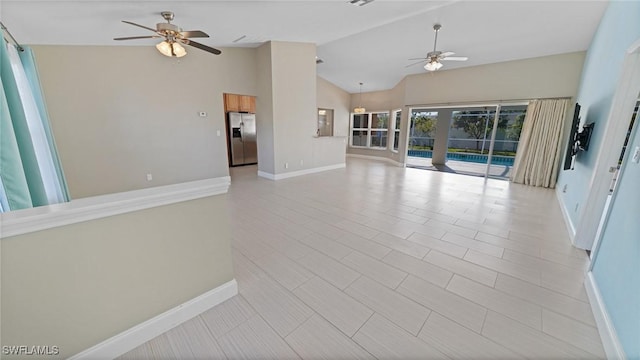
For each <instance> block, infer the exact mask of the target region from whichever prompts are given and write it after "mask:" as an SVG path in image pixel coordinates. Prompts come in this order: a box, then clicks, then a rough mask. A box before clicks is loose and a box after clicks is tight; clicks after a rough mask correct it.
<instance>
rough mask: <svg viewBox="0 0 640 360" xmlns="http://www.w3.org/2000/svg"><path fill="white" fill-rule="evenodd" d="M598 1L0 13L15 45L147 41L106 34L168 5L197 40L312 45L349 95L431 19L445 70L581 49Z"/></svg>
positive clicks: (80, 0) (396, 57)
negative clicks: (448, 57) (198, 33)
mask: <svg viewBox="0 0 640 360" xmlns="http://www.w3.org/2000/svg"><path fill="white" fill-rule="evenodd" d="M607 5H608V2H607V1H582V0H572V1H536V0H534V1H505V0H503V1H483V0H474V1H452V0H441V1H430V0H429V1H397V0H375V1H373V2H370V3H368V4H366V5H364V6H357V5H353V4H351V3H350V2H349V1H347V0H323V1H311V0H298V1H268V0H262V1H244V0H235V1H218V0H208V1H204V0H200V1H162V0H156V1H144V0H134V1H105V0H75V1H59V0H41V1H33V0H0V20H2V22H3V23H4V24H5V25H6V26H7V27H8V28H9V30H10V31H11V32H12V34H13V35H14V36H15V37H16V39H17V40H18V41H20V42H21V43H24V44H32V45H43V44H47V45H112V46H114V45H118V46H127V45H149V46H152V45H155V43H156V42H157V40H155V41H154V40H132V41H128V42H116V41H114V40H113V38H114V37H120V36H136V35H147V33H145V30H144V29H141V28H137V27H134V26H131V25H127V24H123V23H122V22H120V20H128V21H132V22H135V23H138V24H142V25H146V26H150V27H155V25H154V24H156V23H158V22H163V21H164V20H162V18H161V16H160V12H161V11H165V10H170V11H173V12H174V13H175V15H176V17H175V20H174V23H175V24H177V25H179V26H180V27H182V28H184V29H185V30H203V31H205V32H207V33H208V34H209V35H211V37H210V38H207V39H202V40H201V41H200V40H199V41H200V42H202V43H203V44H206V45H209V46H213V47H223V48H224V47H232V46H235V47H256V46H259V45H260V44H261V43H263V42H265V41H268V40H277V41H297V42H310V43H315V44H316V45H317V54H318V57H320V58H322V59H323V60H324V63H322V64H319V65H318V75H319V76H321V77H323V78H325V79H326V80H328V81H330V82H332V83H334V84H336V85H337V86H339V87H341V88H343V89H345V90H347V91H349V92H351V93H355V92H358V83H359V82H363V83H364V86H363V91H374V90H384V89H389V88H392V87H393V86H394V85H396V84H397V83H398V81H400V80H402V78H403V77H404V76H406V75H408V74H415V73H421V72H424V71H425V70H424V69H423V68H422V66H421V65H419V64H418V65H414V66H410V67H407V65H409V64H411V63H412V62H413V61H409V60H408V59H409V58H420V57H424V56H426V54H427V52H429V51H431V50H433V41H434V32H433V25H434V24H435V23H440V24H442V29H441V31H440V33H439V37H438V50H442V51H453V52H455V53H456V56H458V55H459V56H467V57H469V60H468V61H466V62H445V63H444V64H445V66H444V67H443V68H442V69H441V70H438V71H447V70H450V69H455V68H460V67H466V66H476V65H481V64H487V63H496V62H502V61H509V60H516V59H524V58H531V57H539V56H546V55H553V54H560V53H567V52H575V51H582V50H586V49H587V48H588V46H589V44H590V42H591V39H592V37H593V34H594V33H595V31H596V29H597V27H598V24H599V22H600V18H601V17H602V15H603V13H604V11H605V9H606V7H607ZM243 36H244V37H243ZM238 39H239V40H238ZM234 41H235V42H234ZM194 51H195V50H194ZM212 56H213V55H212ZM222 56H224V53H223V55H222Z"/></svg>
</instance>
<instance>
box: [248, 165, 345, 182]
mask: <svg viewBox="0 0 640 360" xmlns="http://www.w3.org/2000/svg"><path fill="white" fill-rule="evenodd" d="M346 166H347V164H345V163H341V164H335V165H329V166H321V167H317V168H311V169H304V170H299V171H292V172H287V173H282V174H271V173H268V172H264V171H258V176H260V177H263V178H265V179H269V180H282V179H287V178H291V177H296V176H302V175H309V174H315V173H319V172H323V171H328V170H335V169H342V168H344V167H346Z"/></svg>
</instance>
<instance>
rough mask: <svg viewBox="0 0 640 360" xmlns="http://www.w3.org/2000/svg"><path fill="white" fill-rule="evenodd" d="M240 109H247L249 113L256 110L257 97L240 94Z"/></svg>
mask: <svg viewBox="0 0 640 360" xmlns="http://www.w3.org/2000/svg"><path fill="white" fill-rule="evenodd" d="M240 111H246V112H248V113H255V112H256V98H255V97H254V96H249V95H241V96H240Z"/></svg>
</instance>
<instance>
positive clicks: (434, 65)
mask: <svg viewBox="0 0 640 360" xmlns="http://www.w3.org/2000/svg"><path fill="white" fill-rule="evenodd" d="M441 67H442V63H440V62H438V61H429V62H428V63H426V64H425V65H424V69H425V70H427V71H436V70H438V69H440V68H441Z"/></svg>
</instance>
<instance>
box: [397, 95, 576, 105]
mask: <svg viewBox="0 0 640 360" xmlns="http://www.w3.org/2000/svg"><path fill="white" fill-rule="evenodd" d="M571 98H572V97H571V96H564V97H550V98H532V99H508V100H507V99H504V100H480V101H466V102H450V103H436V104H408V105H404V106H408V107H443V106H460V105H494V104H495V105H497V104H509V103H521V102H525V101H531V100H563V99H571Z"/></svg>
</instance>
